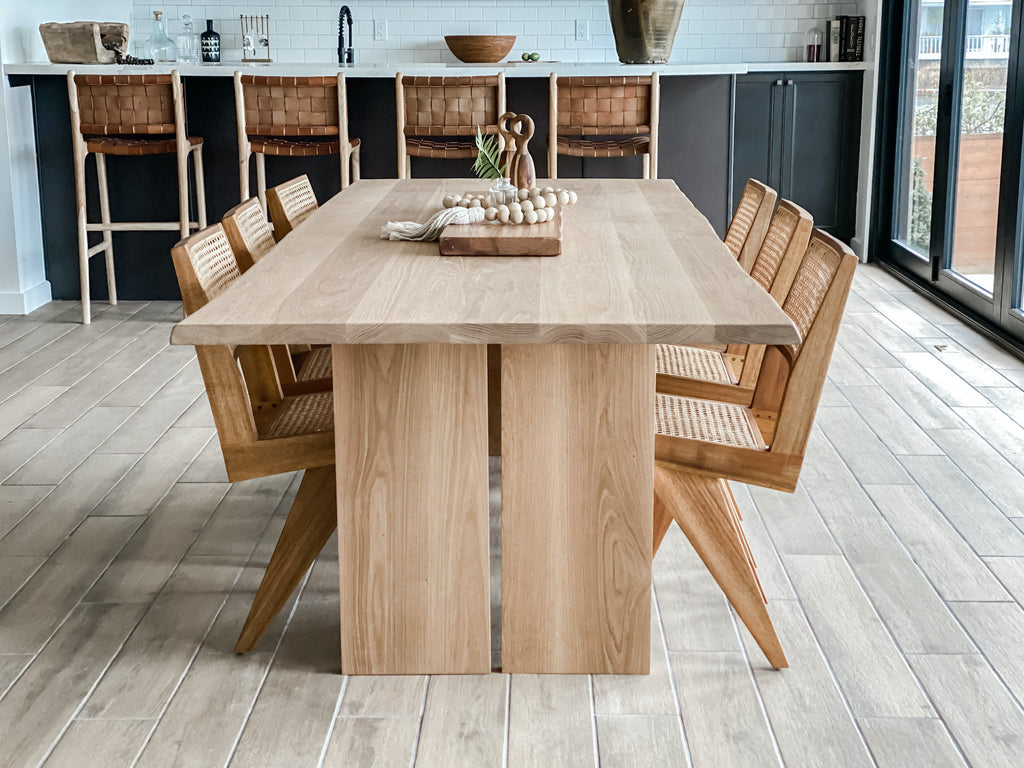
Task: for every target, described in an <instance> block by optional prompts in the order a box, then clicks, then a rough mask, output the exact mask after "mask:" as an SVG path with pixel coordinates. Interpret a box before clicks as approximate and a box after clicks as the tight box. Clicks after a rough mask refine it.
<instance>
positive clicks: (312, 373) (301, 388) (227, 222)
mask: <svg viewBox="0 0 1024 768" xmlns="http://www.w3.org/2000/svg"><path fill="white" fill-rule="evenodd" d="M221 224H223V225H224V233H225V234H226V235H227V237H228V242H229V243H230V244H231V250H232V251H234V254H235V259H236V260H237V261H238V269H239V271H240V272H245V271H247V270H248V269H249V268H250V267H252V266H253V265H254V264H255V263H256V262H257V261H259V260H260V259H261V258H262V257H263V256H265V255H266V254H267V253H269V252H270V249H271V248H273V247H274V245H275V242H274V234H273V232H272V231H271V229H270V224H269V223H268V222H267V214H266V213H265V212H264V211H263V206H261V205H260V201H259V199H258V198H255V197H250V198H249V199H248V200H246V201H245V202H244V203H239V204H238V205H236V206H235V207H234V208H232V209H231V210H230V211H228V212H227V213H226V214H224V218H223V220H222V221H221ZM270 349H271V352H272V354H273V359H274V364H275V367H276V373H277V376H278V379H279V381H280V382H281V387H282V389H283V390H284V392H285V393H287V394H300V393H301V392H316V391H321V390H327V389H330V388H331V348H330V347H329V346H319V347H312V348H310V346H309V345H308V344H302V345H291V346H288V347H285V346H282V345H275V346H272V347H271V348H270Z"/></svg>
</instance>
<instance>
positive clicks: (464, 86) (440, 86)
mask: <svg viewBox="0 0 1024 768" xmlns="http://www.w3.org/2000/svg"><path fill="white" fill-rule="evenodd" d="M398 84H399V103H400V104H401V105H402V106H403V107H404V109H402V111H401V112H400V113H399V116H398V117H399V128H400V129H401V131H402V132H404V134H405V135H406V136H475V135H476V131H477V128H479V129H480V131H481V133H484V134H497V133H498V115H500V114H501V113H502V112H504V111H505V79H504V76H503V75H482V76H477V77H411V76H407V77H403V76H401V75H399V77H398ZM403 118H404V119H403Z"/></svg>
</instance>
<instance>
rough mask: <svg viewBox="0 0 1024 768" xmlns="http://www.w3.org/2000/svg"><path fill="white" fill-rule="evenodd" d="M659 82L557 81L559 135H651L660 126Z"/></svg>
mask: <svg viewBox="0 0 1024 768" xmlns="http://www.w3.org/2000/svg"><path fill="white" fill-rule="evenodd" d="M656 80H657V78H656V77H655V76H654V75H638V76H629V77H618V76H616V77H559V78H557V79H556V83H557V100H556V105H555V114H556V115H557V118H556V120H555V124H556V127H557V132H558V135H559V136H596V135H617V136H625V135H630V134H641V133H651V132H652V131H651V127H652V126H654V125H656V123H657V85H656V84H655V83H656Z"/></svg>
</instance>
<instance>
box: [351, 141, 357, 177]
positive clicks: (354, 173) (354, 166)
mask: <svg viewBox="0 0 1024 768" xmlns="http://www.w3.org/2000/svg"><path fill="white" fill-rule="evenodd" d="M350 157H351V160H352V181H359V147H358V146H357V147H355V148H353V150H352V154H351V155H350Z"/></svg>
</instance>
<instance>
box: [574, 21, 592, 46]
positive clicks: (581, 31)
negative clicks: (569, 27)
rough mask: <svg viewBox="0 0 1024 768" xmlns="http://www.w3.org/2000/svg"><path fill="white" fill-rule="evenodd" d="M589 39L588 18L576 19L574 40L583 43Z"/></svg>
mask: <svg viewBox="0 0 1024 768" xmlns="http://www.w3.org/2000/svg"><path fill="white" fill-rule="evenodd" d="M589 39H590V21H589V19H576V42H578V43H585V42H586V41H587V40H589Z"/></svg>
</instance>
